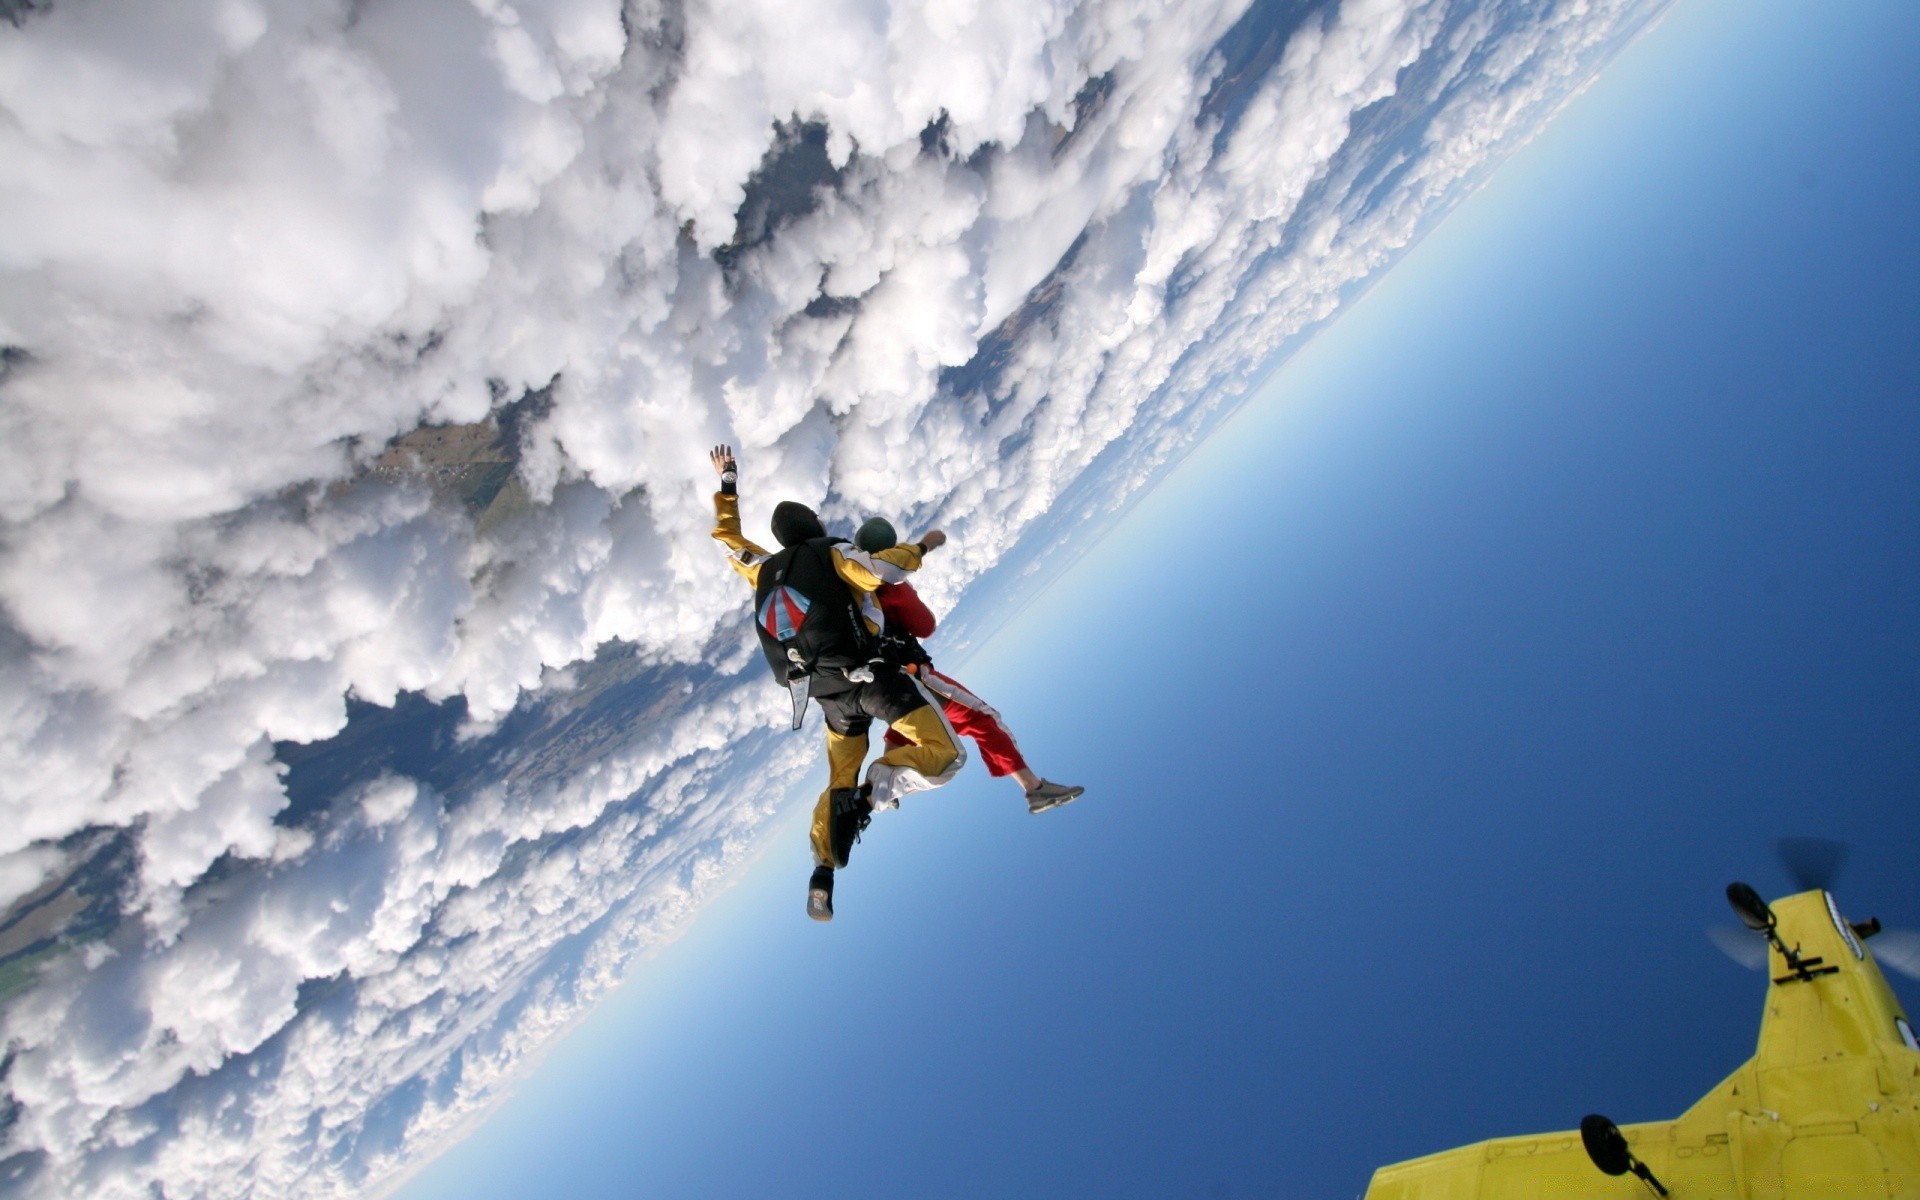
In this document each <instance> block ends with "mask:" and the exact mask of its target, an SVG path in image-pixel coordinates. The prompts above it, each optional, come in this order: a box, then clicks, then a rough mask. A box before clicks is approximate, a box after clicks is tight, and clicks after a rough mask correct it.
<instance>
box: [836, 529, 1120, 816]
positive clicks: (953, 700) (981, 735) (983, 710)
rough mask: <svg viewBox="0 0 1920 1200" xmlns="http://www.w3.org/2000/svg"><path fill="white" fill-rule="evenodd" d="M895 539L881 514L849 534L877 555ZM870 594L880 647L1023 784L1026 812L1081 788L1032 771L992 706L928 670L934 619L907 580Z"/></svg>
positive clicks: (993, 764) (999, 769)
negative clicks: (879, 621) (879, 618)
mask: <svg viewBox="0 0 1920 1200" xmlns="http://www.w3.org/2000/svg"><path fill="white" fill-rule="evenodd" d="M897 541H898V538H897V537H896V536H895V534H894V531H893V526H892V525H891V524H890V523H888V522H887V521H885V520H883V519H882V518H880V517H875V518H873V519H872V520H870V521H868V522H867V523H866V524H864V525H862V526H861V527H860V529H859V532H857V533H855V534H854V535H853V544H854V545H855V546H856V547H857V548H859V549H861V550H864V551H866V552H867V553H868V554H877V553H879V552H880V551H882V550H885V549H887V548H889V547H891V546H893V545H894V544H896V542H897ZM874 599H875V600H876V601H878V602H879V604H880V611H881V612H882V613H884V614H885V616H886V632H885V635H884V642H883V646H884V652H885V653H887V654H888V655H889V656H890V657H897V658H898V659H899V660H900V666H901V669H902V670H905V671H908V672H910V673H912V674H914V675H916V676H917V677H918V678H919V680H920V683H921V686H923V687H925V688H926V689H927V691H929V692H931V693H933V694H934V695H935V696H936V697H938V698H939V699H940V700H941V702H942V707H943V708H944V710H945V715H946V718H947V723H948V724H950V725H952V726H953V728H954V731H955V732H956V733H961V734H964V735H966V736H967V737H970V738H972V739H973V740H974V742H975V744H977V745H978V746H979V747H980V757H981V759H982V760H984V761H985V762H986V764H987V773H988V774H989V775H993V776H996V777H997V776H1001V775H1011V776H1013V777H1014V779H1015V780H1017V781H1018V782H1019V784H1020V786H1021V787H1022V788H1025V789H1026V793H1027V811H1028V812H1033V813H1043V812H1046V811H1047V810H1048V809H1050V808H1058V807H1060V806H1061V805H1062V804H1065V803H1067V802H1068V801H1070V800H1072V799H1074V797H1076V796H1078V795H1080V794H1081V793H1082V792H1084V791H1086V789H1085V788H1082V787H1074V786H1071V785H1068V784H1060V783H1053V782H1051V781H1049V780H1046V779H1042V778H1041V777H1040V776H1038V775H1036V774H1034V773H1033V770H1032V769H1031V768H1030V767H1028V766H1027V761H1026V759H1025V758H1023V757H1022V756H1021V754H1020V747H1019V746H1018V745H1016V744H1015V743H1014V740H1013V734H1011V733H1010V732H1008V731H1007V727H1006V725H1005V724H1004V723H1003V722H1002V721H1001V719H1000V714H999V713H997V712H995V711H994V709H993V706H992V705H990V704H988V703H987V702H986V701H985V700H982V699H981V698H980V697H978V696H976V695H974V694H973V693H972V692H971V691H969V690H968V689H967V687H966V685H964V684H962V683H961V682H960V681H959V680H957V679H954V678H952V677H951V676H948V675H942V674H941V673H940V672H939V671H936V670H934V669H933V659H932V658H930V657H928V655H927V652H926V650H925V649H924V648H923V647H922V646H921V645H920V639H921V638H925V637H932V636H933V630H934V626H935V621H934V618H933V613H932V612H931V611H930V610H929V609H928V608H927V606H926V604H925V603H924V602H922V601H921V599H920V596H919V594H918V593H917V592H915V591H914V590H913V585H912V584H910V583H887V584H882V585H881V586H880V588H879V589H878V590H876V591H875V592H874ZM898 736H899V735H898V734H895V733H894V732H893V731H892V730H888V731H887V742H888V744H889V745H892V744H893V743H894V739H895V738H896V737H898ZM901 744H903V745H904V744H905V739H901Z"/></svg>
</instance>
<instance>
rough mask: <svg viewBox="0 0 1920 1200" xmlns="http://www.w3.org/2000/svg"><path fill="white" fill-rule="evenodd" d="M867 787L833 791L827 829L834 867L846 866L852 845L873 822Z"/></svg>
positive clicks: (865, 785) (863, 785) (851, 851)
mask: <svg viewBox="0 0 1920 1200" xmlns="http://www.w3.org/2000/svg"><path fill="white" fill-rule="evenodd" d="M868 787H869V785H867V784H864V783H863V784H861V785H860V786H859V787H857V788H835V789H833V795H832V804H833V815H832V817H831V823H830V824H829V825H828V827H827V828H828V834H829V837H830V839H831V840H832V842H833V865H834V866H836V867H844V866H846V865H847V856H848V855H849V854H852V853H853V844H854V843H855V842H857V841H859V840H860V831H861V830H862V829H865V828H866V827H867V822H869V821H871V820H873V805H871V804H870V803H868V802H867V789H868Z"/></svg>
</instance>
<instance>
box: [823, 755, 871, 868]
mask: <svg viewBox="0 0 1920 1200" xmlns="http://www.w3.org/2000/svg"><path fill="white" fill-rule="evenodd" d="M866 758H867V735H866V734H864V733H863V734H861V735H860V736H858V737H848V736H846V735H844V734H839V733H835V732H834V731H833V730H831V729H829V730H827V790H826V791H824V792H821V793H820V802H819V803H817V804H815V805H814V806H813V861H814V862H815V863H816V864H818V865H819V866H823V867H830V866H832V865H833V850H832V847H833V841H832V833H831V818H832V816H833V793H834V792H835V791H836V790H838V789H840V788H850V787H858V786H859V785H860V764H861V763H863V762H865V761H866Z"/></svg>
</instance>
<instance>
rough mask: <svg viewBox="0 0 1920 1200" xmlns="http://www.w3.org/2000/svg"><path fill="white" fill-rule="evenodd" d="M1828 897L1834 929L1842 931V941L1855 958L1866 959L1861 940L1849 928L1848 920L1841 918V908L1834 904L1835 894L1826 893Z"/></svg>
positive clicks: (1828, 907) (1828, 913)
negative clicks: (1862, 951) (1861, 948)
mask: <svg viewBox="0 0 1920 1200" xmlns="http://www.w3.org/2000/svg"><path fill="white" fill-rule="evenodd" d="M1826 897H1827V915H1828V916H1830V917H1832V918H1833V927H1834V928H1835V929H1837V930H1839V931H1840V940H1841V941H1843V942H1845V943H1846V944H1847V949H1849V950H1851V951H1853V956H1854V957H1855V958H1865V957H1866V955H1865V954H1863V953H1861V950H1860V939H1859V938H1857V937H1854V936H1853V930H1851V929H1849V928H1848V927H1847V922H1846V920H1845V919H1844V918H1842V917H1841V916H1840V906H1839V905H1838V904H1835V903H1834V902H1833V893H1832V892H1828V893H1826Z"/></svg>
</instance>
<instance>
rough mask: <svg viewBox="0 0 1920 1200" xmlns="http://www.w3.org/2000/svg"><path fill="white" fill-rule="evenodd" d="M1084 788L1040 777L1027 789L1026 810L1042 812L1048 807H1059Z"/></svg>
mask: <svg viewBox="0 0 1920 1200" xmlns="http://www.w3.org/2000/svg"><path fill="white" fill-rule="evenodd" d="M1086 790H1087V789H1085V788H1083V787H1074V786H1073V785H1071V784H1066V783H1054V782H1052V781H1050V780H1046V779H1042V780H1041V781H1040V782H1039V783H1037V784H1035V785H1034V786H1032V787H1030V788H1028V789H1027V811H1028V812H1030V813H1043V812H1046V811H1047V810H1048V809H1050V808H1059V807H1060V806H1061V805H1062V804H1067V803H1070V802H1071V801H1072V800H1073V799H1074V798H1075V797H1077V796H1079V795H1080V794H1081V793H1082V792H1084V791H1086Z"/></svg>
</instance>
